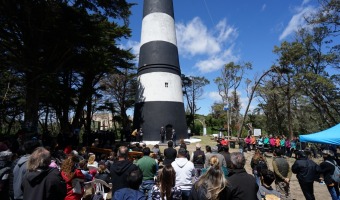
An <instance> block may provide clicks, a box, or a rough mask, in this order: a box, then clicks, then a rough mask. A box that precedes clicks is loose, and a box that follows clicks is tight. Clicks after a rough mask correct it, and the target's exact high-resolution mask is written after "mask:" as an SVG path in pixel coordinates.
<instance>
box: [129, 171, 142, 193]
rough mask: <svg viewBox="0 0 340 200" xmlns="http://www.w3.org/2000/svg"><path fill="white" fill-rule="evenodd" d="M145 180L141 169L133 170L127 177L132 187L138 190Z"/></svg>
mask: <svg viewBox="0 0 340 200" xmlns="http://www.w3.org/2000/svg"><path fill="white" fill-rule="evenodd" d="M142 181H143V172H141V170H140V169H137V170H134V171H131V172H130V173H129V175H128V177H127V183H128V185H129V187H130V188H131V189H134V190H138V189H139V186H140V185H141V184H142Z"/></svg>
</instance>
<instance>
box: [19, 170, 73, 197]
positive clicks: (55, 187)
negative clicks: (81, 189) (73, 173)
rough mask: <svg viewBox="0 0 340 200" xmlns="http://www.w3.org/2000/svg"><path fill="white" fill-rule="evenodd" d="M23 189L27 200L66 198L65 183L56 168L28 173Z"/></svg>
mask: <svg viewBox="0 0 340 200" xmlns="http://www.w3.org/2000/svg"><path fill="white" fill-rule="evenodd" d="M21 188H22V190H23V192H24V196H23V197H24V199H25V200H62V199H64V198H65V196H66V185H65V182H64V181H63V179H62V178H61V175H60V172H59V170H58V169H55V168H48V169H45V170H39V171H35V172H26V174H25V176H24V178H23V181H22V184H21Z"/></svg>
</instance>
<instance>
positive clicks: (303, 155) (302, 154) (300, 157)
mask: <svg viewBox="0 0 340 200" xmlns="http://www.w3.org/2000/svg"><path fill="white" fill-rule="evenodd" d="M295 155H296V159H298V160H303V159H307V157H308V156H307V154H306V153H305V152H304V151H297V152H295Z"/></svg>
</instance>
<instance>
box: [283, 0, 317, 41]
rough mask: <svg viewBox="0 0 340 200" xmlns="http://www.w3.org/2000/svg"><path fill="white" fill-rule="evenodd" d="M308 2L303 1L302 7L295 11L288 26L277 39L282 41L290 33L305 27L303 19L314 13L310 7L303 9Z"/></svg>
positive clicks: (313, 9) (306, 0)
mask: <svg viewBox="0 0 340 200" xmlns="http://www.w3.org/2000/svg"><path fill="white" fill-rule="evenodd" d="M308 2H309V0H305V1H303V3H302V5H301V6H300V7H297V8H296V9H295V12H296V14H294V15H293V17H292V18H291V20H290V21H289V23H288V26H287V27H286V28H285V29H284V30H283V32H282V33H281V35H280V37H279V39H280V40H283V39H285V38H286V37H287V36H289V35H291V34H292V33H295V32H296V31H297V30H298V29H299V28H301V27H304V26H306V20H305V17H306V16H308V15H310V14H312V13H314V12H315V11H316V9H315V8H314V7H312V6H307V7H303V6H304V5H306V4H307V3H308Z"/></svg>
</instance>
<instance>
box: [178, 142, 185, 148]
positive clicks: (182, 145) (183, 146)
mask: <svg viewBox="0 0 340 200" xmlns="http://www.w3.org/2000/svg"><path fill="white" fill-rule="evenodd" d="M179 148H183V149H187V145H186V144H185V143H181V144H180V145H179Z"/></svg>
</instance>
